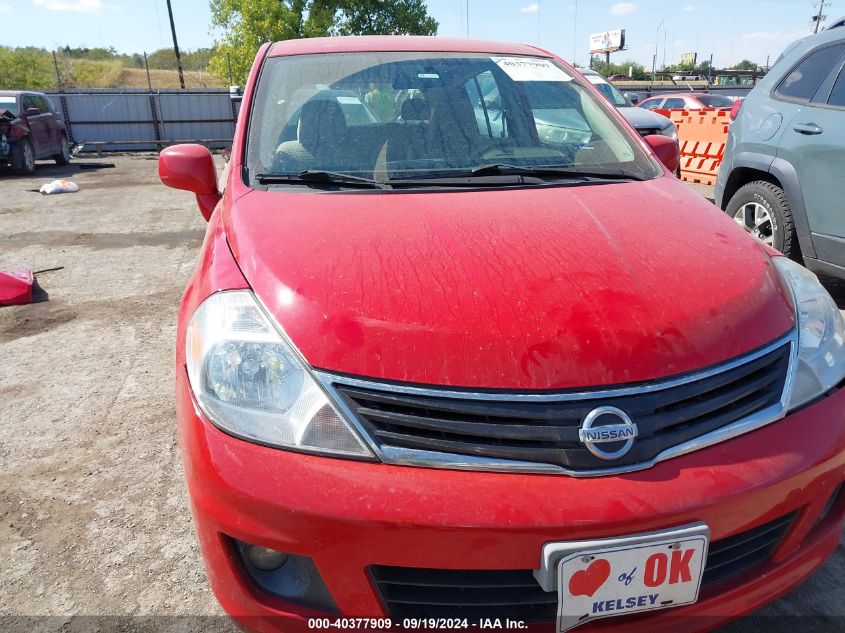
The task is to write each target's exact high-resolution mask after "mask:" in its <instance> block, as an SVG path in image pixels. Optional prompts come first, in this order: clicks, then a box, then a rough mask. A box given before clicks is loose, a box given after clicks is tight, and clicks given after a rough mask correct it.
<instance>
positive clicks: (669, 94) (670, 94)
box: [649, 91, 710, 99]
mask: <svg viewBox="0 0 845 633" xmlns="http://www.w3.org/2000/svg"><path fill="white" fill-rule="evenodd" d="M709 94H710V93H709V92H684V91H679V92H661V93H660V94H656V95H652V96H651V97H649V99H654V98H655V97H698V96H701V95H709Z"/></svg>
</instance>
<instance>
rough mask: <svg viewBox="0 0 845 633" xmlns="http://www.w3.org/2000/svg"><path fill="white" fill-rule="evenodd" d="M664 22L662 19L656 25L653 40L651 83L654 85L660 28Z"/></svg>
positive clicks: (664, 19)
mask: <svg viewBox="0 0 845 633" xmlns="http://www.w3.org/2000/svg"><path fill="white" fill-rule="evenodd" d="M665 21H666V18H665V17H664V18H663V19H662V20H660V24H658V25H657V34H656V36H655V38H654V57H652V58H651V83H652V84H654V79H655V77H656V76H657V49H658V47H659V46H660V27H661V26H663V23H664V22H665Z"/></svg>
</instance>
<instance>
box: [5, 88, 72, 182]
mask: <svg viewBox="0 0 845 633" xmlns="http://www.w3.org/2000/svg"><path fill="white" fill-rule="evenodd" d="M45 158H46V159H52V160H55V161H56V162H57V163H58V164H59V165H66V164H67V163H69V162H70V148H69V146H68V135H67V128H66V127H65V121H64V118H63V117H62V115H61V114H60V113H59V112H58V111H57V110H56V108H55V107H54V106H53V104H52V103H51V101H50V99H49V98H48V97H47V95H45V94H43V93H40V92H22V91H10V90H3V91H0V162H2V163H7V164H8V165H10V166H11V167H12V169H13V170H14V171H16V172H18V173H21V174H31V173H32V172H34V171H35V161H36V160H40V159H45Z"/></svg>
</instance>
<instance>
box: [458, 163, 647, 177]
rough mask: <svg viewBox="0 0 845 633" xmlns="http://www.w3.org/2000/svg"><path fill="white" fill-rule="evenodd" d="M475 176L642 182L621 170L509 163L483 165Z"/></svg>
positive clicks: (476, 170) (476, 171) (476, 169)
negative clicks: (518, 176) (548, 177)
mask: <svg viewBox="0 0 845 633" xmlns="http://www.w3.org/2000/svg"><path fill="white" fill-rule="evenodd" d="M470 173H471V174H472V175H473V176H492V175H526V176H557V177H561V178H575V179H578V178H580V179H583V180H585V181H588V180H620V181H622V180H642V178H640V177H638V176H632V175H630V174H625V173H623V172H622V171H621V170H620V171H619V172H618V173H614V172H610V171H590V170H582V169H572V168H569V167H543V166H536V167H533V166H531V165H509V164H507V163H491V164H489V165H481V166H480V167H476V168H475V169H473V170H472V171H471V172H470Z"/></svg>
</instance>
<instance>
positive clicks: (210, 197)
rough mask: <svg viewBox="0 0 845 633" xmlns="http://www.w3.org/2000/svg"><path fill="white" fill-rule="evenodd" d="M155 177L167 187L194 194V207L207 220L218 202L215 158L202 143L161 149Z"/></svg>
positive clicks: (218, 193)
mask: <svg viewBox="0 0 845 633" xmlns="http://www.w3.org/2000/svg"><path fill="white" fill-rule="evenodd" d="M158 177H159V178H161V182H163V183H164V184H165V185H167V186H168V187H172V188H173V189H184V190H185V191H190V192H192V193H194V194H196V196H197V206H198V207H199V209H200V213H202V217H204V218H205V219H206V221H207V220H208V219H209V218H210V217H211V213H212V212H213V211H214V207H216V206H217V203H218V202H219V201H220V197H221V196H220V192H219V191H218V190H217V171H216V170H215V168H214V158H212V156H211V152H209V151H208V149H207V148H206V147H203V146H202V145H197V144H195V143H185V144H182V145H172V146H170V147H166V148H164V149H163V150H161V153H160V154H159V155H158Z"/></svg>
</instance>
